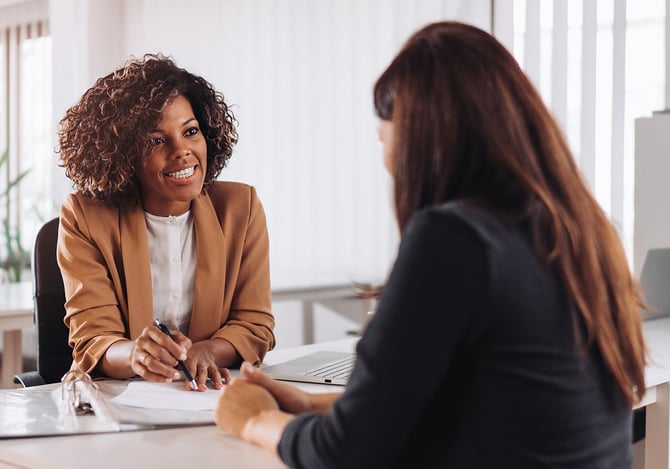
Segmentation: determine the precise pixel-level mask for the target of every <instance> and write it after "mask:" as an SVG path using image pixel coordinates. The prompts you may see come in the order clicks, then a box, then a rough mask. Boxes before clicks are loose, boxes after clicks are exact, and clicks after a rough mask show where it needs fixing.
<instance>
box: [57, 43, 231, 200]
mask: <svg viewBox="0 0 670 469" xmlns="http://www.w3.org/2000/svg"><path fill="white" fill-rule="evenodd" d="M180 95H181V96H184V97H185V98H186V99H188V101H189V102H190V103H191V106H192V107H193V112H194V113H195V118H196V119H197V120H198V123H199V125H200V129H201V131H202V134H203V135H204V137H205V140H206V142H207V174H206V175H205V181H204V188H207V187H208V186H209V185H210V184H211V183H212V182H213V181H214V180H215V179H216V178H217V177H218V175H219V174H220V173H221V170H222V169H223V168H224V167H225V166H226V164H227V162H228V160H229V159H230V157H231V155H232V152H233V146H234V145H235V144H236V143H237V129H236V125H237V120H236V119H235V116H234V115H233V113H232V111H231V110H230V108H229V106H228V105H227V104H226V102H225V101H224V98H223V95H222V94H221V93H219V92H218V91H216V90H215V89H214V87H213V86H212V85H211V84H210V83H209V82H207V81H206V80H205V79H204V78H202V77H199V76H196V75H193V74H192V73H189V72H188V71H186V70H184V69H182V68H179V67H177V65H176V64H175V62H174V61H173V60H172V59H171V58H169V57H167V56H165V55H163V54H160V53H159V54H145V55H144V56H143V57H142V58H131V59H130V60H128V61H127V62H126V63H125V65H124V66H122V67H121V68H119V69H118V70H116V71H114V72H112V73H110V74H109V75H106V76H104V77H102V78H99V79H98V80H97V81H96V83H95V85H93V86H92V87H91V88H89V89H88V90H87V91H86V92H85V93H84V94H83V96H82V97H81V100H80V101H79V102H78V103H77V104H75V105H74V106H72V107H71V108H70V109H68V110H67V112H66V113H65V116H64V117H63V118H62V119H61V121H60V126H59V131H58V138H59V149H58V153H60V166H62V167H63V168H65V175H66V176H67V177H68V178H70V179H71V180H72V182H73V186H74V189H75V190H76V191H77V192H78V193H80V194H82V195H84V196H86V197H90V198H91V199H93V200H94V201H97V202H102V203H110V204H119V203H121V202H124V201H126V200H131V199H135V200H138V198H139V181H138V179H137V177H136V174H137V170H138V169H139V168H141V166H142V165H143V164H144V161H145V159H146V158H147V157H148V155H149V153H150V151H151V148H152V145H151V140H150V138H149V133H150V132H151V131H152V130H153V129H155V128H156V127H157V126H158V123H159V121H160V117H161V112H162V111H163V109H164V108H165V106H166V105H167V104H169V103H170V102H171V101H172V100H173V99H174V98H175V97H176V96H180Z"/></svg>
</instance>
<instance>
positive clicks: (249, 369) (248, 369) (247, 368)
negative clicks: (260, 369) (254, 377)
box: [242, 362, 256, 374]
mask: <svg viewBox="0 0 670 469" xmlns="http://www.w3.org/2000/svg"><path fill="white" fill-rule="evenodd" d="M242 367H243V368H244V371H246V372H247V373H249V374H254V372H255V371H256V367H254V366H253V365H252V364H251V363H249V362H244V363H242Z"/></svg>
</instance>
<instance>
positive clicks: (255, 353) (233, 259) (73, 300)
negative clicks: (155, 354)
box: [57, 181, 275, 373]
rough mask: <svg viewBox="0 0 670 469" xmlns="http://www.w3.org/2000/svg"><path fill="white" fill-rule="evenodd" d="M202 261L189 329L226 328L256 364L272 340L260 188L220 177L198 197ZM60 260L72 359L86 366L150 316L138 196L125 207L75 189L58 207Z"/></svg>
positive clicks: (215, 332) (195, 209)
mask: <svg viewBox="0 0 670 469" xmlns="http://www.w3.org/2000/svg"><path fill="white" fill-rule="evenodd" d="M191 211H192V213H193V220H194V225H195V239H196V253H197V267H196V274H195V293H194V298H193V309H192V314H191V325H190V330H189V334H188V335H189V338H190V339H191V340H192V341H193V342H197V341H200V340H205V339H210V338H212V337H220V338H223V339H226V340H228V341H229V342H230V343H231V344H232V345H233V346H234V347H235V349H236V350H237V352H238V353H239V354H240V356H241V357H242V359H243V360H247V361H250V362H252V363H254V364H259V363H260V362H261V361H262V360H263V357H264V356H265V354H266V352H267V351H268V350H270V349H272V348H274V346H275V337H274V334H273V328H274V317H273V315H272V312H271V292H270V263H269V240H268V232H267V224H266V219H265V213H264V211H263V207H262V205H261V202H260V200H259V199H258V196H257V195H256V190H255V189H254V188H253V187H251V186H248V185H245V184H240V183H233V182H218V181H217V182H214V183H213V184H212V186H210V187H209V188H208V189H207V190H206V191H205V192H203V193H202V194H201V195H200V196H198V197H197V198H196V199H194V200H193V202H192V203H191ZM57 257H58V264H59V266H60V269H61V272H62V274H63V283H64V285H65V298H66V302H65V309H66V315H65V324H66V325H67V326H68V327H69V329H70V337H69V342H70V346H71V347H72V348H73V359H74V365H76V366H77V367H78V368H79V369H81V370H83V371H86V372H88V373H90V372H93V371H94V370H95V368H96V366H97V365H98V362H99V361H100V359H101V358H102V357H103V355H104V354H105V352H106V351H107V349H108V348H109V346H110V345H112V344H113V343H115V342H117V341H120V340H128V339H130V340H133V339H135V338H137V337H138V336H139V334H140V333H141V332H142V329H144V327H146V326H149V325H150V324H151V323H152V316H153V313H152V312H153V301H152V287H151V264H150V260H149V244H148V237H147V228H146V223H145V220H144V211H143V208H142V205H141V203H136V204H135V203H134V204H125V205H122V206H121V208H119V207H114V206H110V205H103V204H97V203H94V202H93V201H91V200H90V199H88V198H86V197H82V196H81V195H78V194H71V195H69V196H68V197H67V199H66V200H65V202H64V203H63V205H62V206H61V211H60V228H59V233H58V251H57Z"/></svg>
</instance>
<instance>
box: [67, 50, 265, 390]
mask: <svg viewBox="0 0 670 469" xmlns="http://www.w3.org/2000/svg"><path fill="white" fill-rule="evenodd" d="M236 142H237V131H236V120H235V117H234V115H233V113H232V112H231V110H230V108H229V106H228V105H227V104H226V102H225V101H224V98H223V96H222V95H221V94H220V93H219V92H217V91H216V90H215V89H214V87H213V86H212V85H211V84H210V83H208V82H207V81H206V80H204V79H203V78H201V77H199V76H196V75H193V74H191V73H190V72H188V71H186V70H184V69H182V68H179V67H177V66H176V64H175V63H174V61H173V60H172V59H170V58H168V57H165V56H163V55H161V54H157V55H150V54H147V55H145V56H144V57H143V58H141V59H131V60H129V61H128V62H127V63H126V64H125V65H124V66H123V67H121V68H119V69H118V70H116V71H114V72H112V73H110V74H109V75H107V76H104V77H102V78H100V79H98V80H97V81H96V83H95V85H94V86H93V87H91V88H90V89H89V90H87V91H86V92H85V93H84V95H83V96H82V98H81V99H80V101H79V102H78V103H77V104H75V105H74V106H72V107H71V108H70V109H68V110H67V112H66V114H65V116H64V117H63V119H62V120H61V121H60V129H59V144H60V145H59V153H60V160H61V166H63V167H64V168H65V173H66V175H67V176H68V177H69V178H70V179H71V180H72V182H73V185H74V189H75V191H74V193H72V194H70V195H69V196H68V197H67V199H66V200H65V202H64V203H63V204H62V207H61V211H60V229H59V239H58V253H57V256H58V263H59V266H60V268H61V272H62V274H63V281H64V285H65V293H66V304H65V306H66V311H67V313H66V316H65V323H66V324H67V326H68V327H69V330H70V336H69V342H70V345H71V347H72V349H73V358H74V363H73V366H76V367H77V368H79V369H81V370H83V371H85V372H89V373H97V374H101V375H105V376H109V377H113V378H129V377H132V376H135V375H138V376H141V377H143V378H145V379H148V380H151V381H163V382H170V381H172V380H175V379H179V378H180V377H181V375H180V373H179V371H178V368H175V367H176V365H177V361H178V360H183V361H184V362H185V364H186V366H187V367H188V369H189V371H190V373H191V374H192V375H193V377H194V378H195V380H196V382H197V387H198V389H199V390H205V389H206V386H205V383H206V381H207V379H208V378H209V379H211V380H212V382H213V383H214V385H215V387H217V388H220V387H221V385H222V383H223V382H226V381H227V380H229V378H230V373H229V371H228V367H232V366H237V365H239V364H240V363H241V362H242V361H243V360H244V361H250V362H252V363H255V364H259V363H260V362H261V361H262V360H263V357H264V356H265V354H266V353H267V351H268V350H270V349H272V348H273V347H274V345H275V338H274V334H273V328H274V317H273V315H272V313H271V294H270V273H269V242H268V233H267V225H266V219H265V213H264V211H263V207H262V205H261V202H260V200H259V199H258V196H257V194H256V191H255V189H254V188H253V187H251V186H248V185H245V184H241V183H233V182H222V181H216V178H217V177H218V175H219V174H220V173H221V170H222V169H223V168H224V167H225V166H226V163H227V162H228V160H229V159H230V157H231V155H232V151H233V146H234V145H235V143H236ZM154 320H159V321H161V322H163V323H165V324H166V325H168V327H169V328H170V329H172V331H173V332H172V336H173V338H174V340H173V339H171V338H170V337H169V336H168V335H166V334H164V333H162V332H161V331H160V329H159V328H157V327H155V326H153V325H152V322H153V321H154ZM187 384H188V383H186V385H187ZM186 387H187V388H188V386H186Z"/></svg>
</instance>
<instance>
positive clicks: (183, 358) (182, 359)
mask: <svg viewBox="0 0 670 469" xmlns="http://www.w3.org/2000/svg"><path fill="white" fill-rule="evenodd" d="M187 358H188V357H187V356H186V354H185V353H182V354H181V355H179V359H180V360H181V361H184V360H186V359H187Z"/></svg>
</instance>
